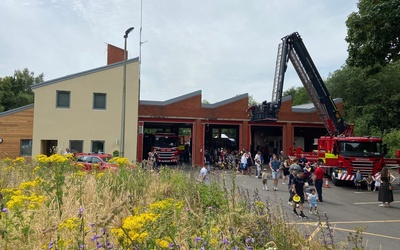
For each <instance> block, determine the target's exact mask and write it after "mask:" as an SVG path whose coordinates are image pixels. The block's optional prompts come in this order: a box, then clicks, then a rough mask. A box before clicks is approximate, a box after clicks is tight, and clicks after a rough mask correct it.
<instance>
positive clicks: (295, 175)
mask: <svg viewBox="0 0 400 250" xmlns="http://www.w3.org/2000/svg"><path fill="white" fill-rule="evenodd" d="M205 165H206V166H207V168H205V167H204V169H207V173H206V172H205V170H204V169H202V171H201V173H202V174H201V177H202V178H205V177H204V176H205V175H208V173H209V172H210V171H211V166H213V167H214V169H215V168H217V169H222V170H225V171H226V170H228V169H233V170H236V171H237V173H238V174H242V175H250V176H251V175H253V174H254V175H255V178H260V179H262V181H261V184H262V189H263V190H267V191H268V190H269V188H268V177H269V173H271V178H272V180H273V183H272V185H273V186H272V190H273V191H277V190H278V182H279V179H280V178H282V184H283V185H287V188H288V191H289V199H288V204H289V205H291V206H293V214H294V215H296V216H299V217H301V218H308V217H307V216H306V215H305V214H304V207H303V204H304V202H305V201H308V202H309V213H310V214H316V213H317V207H318V203H320V202H323V196H322V189H323V179H324V174H325V172H324V170H323V169H322V166H323V161H322V160H318V161H316V162H309V161H308V160H307V158H305V157H304V155H301V157H300V158H291V157H288V156H286V155H284V154H283V152H282V151H281V152H280V154H279V155H276V154H272V156H270V157H268V158H266V159H265V158H264V155H263V153H262V151H261V150H258V151H256V153H255V155H254V157H253V156H252V154H251V153H250V152H249V151H248V150H242V151H230V150H221V151H214V152H213V154H210V152H208V151H206V154H205ZM263 165H264V166H267V167H263ZM268 167H269V169H270V171H268ZM394 180H395V177H394V176H393V175H392V174H390V173H389V172H388V170H387V168H386V167H383V168H382V170H381V171H380V172H378V173H376V174H375V175H374V176H372V175H368V176H367V177H363V176H362V175H361V173H360V171H357V172H356V173H355V178H354V183H355V186H356V188H357V191H361V188H362V184H363V183H364V182H365V183H366V186H367V190H368V191H379V195H378V201H380V202H381V204H380V206H382V207H390V206H391V205H390V203H391V202H393V191H392V188H391V183H393V182H394ZM311 185H314V188H310V186H311ZM372 188H373V189H372ZM297 208H298V209H299V212H298V211H297Z"/></svg>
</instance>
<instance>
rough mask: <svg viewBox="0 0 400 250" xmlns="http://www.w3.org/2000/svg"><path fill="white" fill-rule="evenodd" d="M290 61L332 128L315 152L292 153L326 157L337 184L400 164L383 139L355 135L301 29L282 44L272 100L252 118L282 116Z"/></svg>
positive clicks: (256, 108) (325, 122)
mask: <svg viewBox="0 0 400 250" xmlns="http://www.w3.org/2000/svg"><path fill="white" fill-rule="evenodd" d="M289 60H290V61H291V62H292V64H293V67H294V68H295V70H296V72H297V74H298V76H299V77H300V79H301V81H302V83H303V85H304V88H305V89H306V91H307V93H308V95H309V96H310V98H311V101H312V103H313V104H314V106H315V108H316V110H317V112H318V115H319V116H320V117H321V118H322V120H323V122H324V125H325V127H326V129H327V130H328V135H327V136H322V137H320V138H319V139H318V148H317V149H316V150H314V151H313V152H303V151H302V150H301V149H300V148H298V149H295V150H291V152H290V153H289V154H291V155H293V156H296V157H300V155H301V154H303V155H304V157H305V158H307V159H308V160H309V161H317V160H323V161H324V163H325V172H326V174H328V175H329V176H331V179H332V181H333V183H334V184H335V185H339V184H340V183H341V182H344V181H353V180H354V175H355V173H356V172H357V170H360V172H361V174H362V175H363V177H366V176H367V175H368V174H375V173H376V172H378V171H380V170H381V168H382V167H383V165H384V164H388V163H391V164H394V165H395V164H397V165H398V164H399V159H384V156H385V155H386V154H387V149H386V146H385V145H384V144H383V143H382V138H380V137H372V136H367V137H355V136H353V129H354V126H353V125H352V124H348V123H346V122H345V121H344V119H343V118H342V116H341V114H340V113H339V110H338V108H337V107H336V105H335V103H334V101H333V100H332V98H331V95H330V93H329V91H328V89H327V88H326V86H325V84H324V82H323V80H322V78H321V76H320V74H319V72H318V70H317V68H316V67H315V65H314V63H313V61H312V59H311V56H310V55H309V53H308V51H307V49H306V47H305V45H304V43H303V40H302V38H301V37H300V35H299V34H298V33H297V32H295V33H293V34H291V35H288V36H285V37H284V38H282V43H280V44H279V47H278V56H277V61H276V69H275V77H274V86H273V94H272V101H271V102H268V103H267V102H263V104H262V105H259V106H255V107H254V108H253V109H252V114H251V115H250V117H251V120H252V121H276V120H277V119H278V113H279V109H280V107H281V101H282V91H283V81H284V76H285V72H286V69H287V66H288V61H289Z"/></svg>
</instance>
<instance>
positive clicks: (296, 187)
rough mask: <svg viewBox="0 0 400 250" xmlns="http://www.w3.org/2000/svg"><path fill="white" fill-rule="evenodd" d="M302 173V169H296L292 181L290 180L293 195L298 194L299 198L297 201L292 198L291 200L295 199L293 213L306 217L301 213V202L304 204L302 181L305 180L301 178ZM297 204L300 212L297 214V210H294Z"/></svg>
mask: <svg viewBox="0 0 400 250" xmlns="http://www.w3.org/2000/svg"><path fill="white" fill-rule="evenodd" d="M303 174H304V171H303V169H300V170H298V171H297V176H296V177H295V178H294V179H293V182H292V191H293V195H298V196H300V200H299V201H295V200H294V199H293V201H295V202H294V203H293V214H294V215H297V216H299V217H301V218H308V217H307V216H306V215H304V213H303V204H304V200H305V197H304V183H305V181H304V179H303ZM293 197H294V196H293ZM297 204H299V209H300V214H298V213H297V211H296V205H297Z"/></svg>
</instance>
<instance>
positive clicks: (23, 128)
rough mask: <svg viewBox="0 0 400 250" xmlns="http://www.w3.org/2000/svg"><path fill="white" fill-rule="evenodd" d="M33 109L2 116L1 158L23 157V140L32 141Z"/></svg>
mask: <svg viewBox="0 0 400 250" xmlns="http://www.w3.org/2000/svg"><path fill="white" fill-rule="evenodd" d="M33 110H34V109H33V107H32V108H29V109H26V110H22V111H19V112H16V113H13V114H9V115H5V116H0V138H2V139H3V143H0V158H6V157H9V158H16V157H19V156H21V152H20V151H21V140H32V137H33Z"/></svg>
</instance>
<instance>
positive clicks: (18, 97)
mask: <svg viewBox="0 0 400 250" xmlns="http://www.w3.org/2000/svg"><path fill="white" fill-rule="evenodd" d="M43 76H44V75H43V73H42V74H40V75H38V76H35V74H34V73H33V72H30V71H29V70H28V69H27V68H25V69H23V70H16V71H15V72H14V76H6V77H4V78H0V112H3V111H7V110H10V109H14V108H18V107H21V106H24V105H28V104H31V103H33V100H34V96H33V92H32V90H31V88H30V86H31V85H33V84H37V83H40V82H43Z"/></svg>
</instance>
